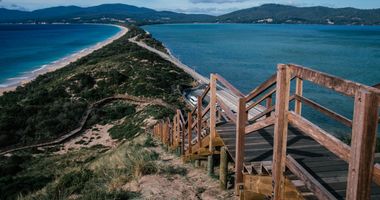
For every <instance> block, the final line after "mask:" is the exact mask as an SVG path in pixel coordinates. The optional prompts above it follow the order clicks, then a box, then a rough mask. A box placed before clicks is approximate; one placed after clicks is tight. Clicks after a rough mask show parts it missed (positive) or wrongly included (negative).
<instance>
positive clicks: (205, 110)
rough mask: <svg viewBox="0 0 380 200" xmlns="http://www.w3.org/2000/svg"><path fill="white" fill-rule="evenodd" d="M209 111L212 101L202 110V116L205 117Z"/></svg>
mask: <svg viewBox="0 0 380 200" xmlns="http://www.w3.org/2000/svg"><path fill="white" fill-rule="evenodd" d="M208 111H210V103H209V104H208V105H207V106H206V108H205V109H204V110H203V111H202V117H204V116H205V115H206V114H207V113H208Z"/></svg>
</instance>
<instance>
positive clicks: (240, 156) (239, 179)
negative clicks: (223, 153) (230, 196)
mask: <svg viewBox="0 0 380 200" xmlns="http://www.w3.org/2000/svg"><path fill="white" fill-rule="evenodd" d="M245 104H246V100H245V98H239V102H238V117H237V123H236V125H237V126H236V156H235V187H236V188H235V189H236V191H238V189H239V188H238V186H239V185H241V184H242V183H243V164H244V145H245V141H244V137H245V126H246V123H247V116H248V113H247V112H246V109H245Z"/></svg>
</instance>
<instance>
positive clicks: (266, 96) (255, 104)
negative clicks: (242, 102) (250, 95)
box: [247, 88, 276, 111]
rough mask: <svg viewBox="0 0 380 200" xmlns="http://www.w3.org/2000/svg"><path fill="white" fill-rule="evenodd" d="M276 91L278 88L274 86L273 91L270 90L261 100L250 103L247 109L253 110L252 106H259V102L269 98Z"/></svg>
mask: <svg viewBox="0 0 380 200" xmlns="http://www.w3.org/2000/svg"><path fill="white" fill-rule="evenodd" d="M275 92H276V88H274V89H272V90H271V91H269V92H268V93H266V94H265V95H264V96H262V97H261V98H260V99H259V100H257V101H256V102H253V103H252V104H250V105H249V106H248V107H247V111H249V110H251V109H252V108H254V107H255V106H257V105H258V104H259V103H261V102H263V101H264V100H265V99H267V98H268V97H270V96H272V94H273V93H275Z"/></svg>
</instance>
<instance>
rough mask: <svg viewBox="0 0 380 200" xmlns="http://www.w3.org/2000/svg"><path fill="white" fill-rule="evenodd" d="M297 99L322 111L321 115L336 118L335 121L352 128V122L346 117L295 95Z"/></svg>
mask: <svg viewBox="0 0 380 200" xmlns="http://www.w3.org/2000/svg"><path fill="white" fill-rule="evenodd" d="M294 96H295V98H296V99H297V100H298V101H301V102H303V103H305V104H307V105H309V106H311V107H313V108H315V109H316V110H318V111H320V112H321V113H323V114H325V115H327V116H329V117H331V118H334V119H335V120H337V121H339V122H341V123H342V124H344V125H346V126H348V127H350V128H351V127H352V121H351V120H349V119H347V118H346V117H344V116H343V115H340V114H338V113H336V112H334V111H332V110H330V109H328V108H326V107H323V106H322V105H320V104H318V103H316V102H314V101H312V100H310V99H308V98H306V97H302V96H299V95H294Z"/></svg>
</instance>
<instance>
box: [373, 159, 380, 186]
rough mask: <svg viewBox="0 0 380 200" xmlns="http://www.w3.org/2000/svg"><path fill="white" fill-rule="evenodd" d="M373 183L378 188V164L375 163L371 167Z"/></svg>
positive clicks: (379, 176) (379, 181)
mask: <svg viewBox="0 0 380 200" xmlns="http://www.w3.org/2000/svg"><path fill="white" fill-rule="evenodd" d="M372 174H373V178H372V179H373V182H375V183H376V184H377V185H379V186H380V164H379V163H376V164H375V165H374V166H373V173H372Z"/></svg>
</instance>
